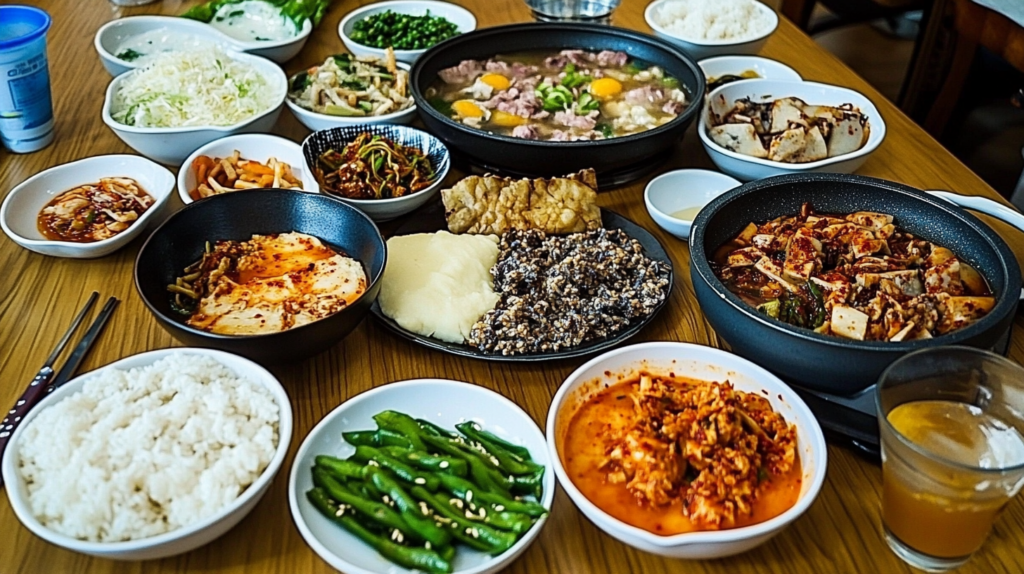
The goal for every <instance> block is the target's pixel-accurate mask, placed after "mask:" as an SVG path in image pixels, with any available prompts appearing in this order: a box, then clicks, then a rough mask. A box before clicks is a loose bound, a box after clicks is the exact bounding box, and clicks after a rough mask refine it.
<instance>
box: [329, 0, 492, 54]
mask: <svg viewBox="0 0 1024 574" xmlns="http://www.w3.org/2000/svg"><path fill="white" fill-rule="evenodd" d="M387 10H391V11H392V12H397V13H399V14H409V15H411V16H423V15H425V14H426V13H427V12H428V11H429V12H430V15H431V16H441V17H443V18H445V19H447V20H448V21H449V22H451V23H452V24H455V25H456V26H458V27H459V33H460V34H465V33H466V32H472V31H473V30H476V16H473V13H472V12H470V11H469V10H466V9H465V8H463V7H461V6H456V5H455V4H452V3H450V2H433V1H430V0H394V1H389V2H374V3H373V4H368V5H366V6H363V7H362V8H357V9H355V10H353V11H351V12H349V13H348V14H347V15H346V16H345V17H344V18H342V20H341V22H340V23H339V24H338V36H341V41H342V43H344V44H345V48H347V49H348V51H349V52H352V54H353V55H355V56H377V57H378V58H383V57H384V49H383V48H373V47H371V46H367V45H365V44H360V43H359V42H356V41H355V40H353V39H352V38H351V34H352V31H353V30H354V29H355V25H356V22H358V21H360V20H362V19H363V18H366V17H367V16H373V15H374V14H379V13H381V12H385V11H387ZM426 51H427V49H422V50H395V59H396V60H398V61H399V62H405V63H406V64H412V63H414V62H415V61H416V59H417V58H419V57H420V56H421V55H423V53H424V52H426Z"/></svg>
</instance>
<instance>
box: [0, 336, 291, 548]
mask: <svg viewBox="0 0 1024 574" xmlns="http://www.w3.org/2000/svg"><path fill="white" fill-rule="evenodd" d="M173 353H184V354H187V355H196V356H206V357H211V358H213V359H214V360H216V361H217V362H218V363H221V364H222V365H224V366H226V367H228V368H229V369H231V370H232V371H234V373H235V374H236V375H238V376H240V377H245V378H246V379H248V380H250V381H252V382H254V383H258V384H261V385H263V386H265V387H266V388H267V389H269V390H270V393H271V394H272V395H273V396H274V400H275V401H276V402H277V405H278V407H279V421H278V443H277V449H276V450H275V451H274V458H272V459H271V460H270V464H268V465H267V468H266V469H264V471H263V474H261V475H260V477H259V478H257V479H256V481H255V482H253V483H252V484H250V485H249V487H248V488H246V489H245V491H244V492H243V493H242V494H241V495H240V496H239V497H238V498H237V499H235V500H234V502H232V503H231V504H230V505H228V506H227V507H226V508H224V509H223V510H221V511H220V512H218V513H216V514H214V515H213V516H210V517H208V518H206V519H204V520H201V521H199V522H197V523H195V524H192V525H191V526H186V527H184V528H179V529H178V530H172V531H170V532H165V533H163V534H158V535H156V536H151V537H149V538H142V539H139V540H129V541H125V542H89V541H86V540H79V539H77V538H72V537H70V536H66V535H64V534H60V533H57V532H54V531H53V530H50V529H49V528H46V527H45V526H43V524H42V523H40V522H39V520H38V519H36V517H35V515H34V514H32V509H31V507H30V506H29V502H28V489H27V488H26V486H25V480H24V478H22V476H21V472H19V471H18V467H19V464H20V458H19V448H18V447H19V441H20V440H21V437H22V434H23V432H24V430H25V428H26V426H27V425H28V423H30V422H32V419H34V418H35V417H36V416H38V415H39V413H41V412H42V411H43V410H45V409H46V408H48V407H50V406H52V405H54V404H55V403H57V402H59V401H61V400H62V399H64V398H66V397H69V396H71V395H73V394H75V393H76V392H78V391H80V390H81V389H82V386H83V385H84V384H85V381H87V380H88V379H91V378H93V377H95V376H98V375H99V374H100V373H102V372H103V371H107V370H109V369H121V370H127V369H132V368H136V367H144V366H146V365H151V364H153V363H155V362H156V361H158V360H160V359H163V358H164V357H166V356H168V355H170V354H173ZM291 438H292V407H291V402H290V401H289V400H288V393H286V392H285V390H284V387H282V386H281V383H279V382H278V380H277V379H276V378H275V377H274V375H272V374H270V372H269V371H267V370H266V369H264V368H263V367H261V366H259V365H257V364H256V363H254V362H252V361H250V360H248V359H244V358H242V357H239V356H237V355H232V354H231V353H225V352H224V351H215V350H213V349H196V348H181V347H178V348H173V349H160V350H157V351H149V352H146V353H140V354H138V355H132V356H131V357H126V358H124V359H121V360H120V361H115V362H113V363H111V364H109V365H106V366H104V367H101V368H99V369H97V370H95V371H92V372H90V373H86V374H84V375H81V376H79V377H75V378H74V379H72V380H71V381H68V383H67V384H66V385H64V386H62V387H60V388H59V389H57V390H55V391H54V392H53V393H51V394H50V395H48V396H47V397H46V398H45V399H43V401H42V402H40V403H39V404H38V405H36V407H35V408H34V409H32V411H30V412H29V414H28V416H26V417H25V420H24V421H22V423H21V425H20V426H19V427H18V430H16V431H15V432H14V435H13V436H12V437H11V442H10V444H9V445H8V447H7V451H6V452H5V453H4V458H3V477H4V482H5V483H6V485H7V498H8V499H9V500H10V501H11V507H12V508H13V509H14V514H15V516H17V517H18V520H20V521H21V523H22V524H23V525H25V527H26V528H28V529H29V530H30V531H31V532H32V533H33V534H35V535H36V536H38V537H40V538H42V539H43V540H45V541H47V542H49V543H50V544H53V545H56V546H59V547H61V548H66V549H68V550H73V551H75V552H80V553H82V554H88V555H90V556H98V557H100V558H108V559H111V560H153V559H156V558H164V557H167V556H174V555H176V554H182V553H185V552H189V551H191V550H195V549H196V548H199V547H200V546H203V545H205V544H208V543H209V542H212V541H213V540H214V539H216V538H218V537H219V536H221V535H223V534H224V533H226V532H227V531H228V530H231V529H232V528H233V527H234V526H235V525H236V524H238V523H239V522H240V521H241V520H242V519H243V518H245V516H246V515H247V514H249V512H250V511H252V509H253V508H254V507H255V506H256V503H258V502H259V501H260V499H262V498H263V495H264V494H266V493H267V489H268V488H269V487H270V483H271V482H272V481H273V480H274V476H276V475H277V472H278V471H279V470H280V469H281V465H282V464H283V463H284V457H285V455H286V454H288V445H290V444H291Z"/></svg>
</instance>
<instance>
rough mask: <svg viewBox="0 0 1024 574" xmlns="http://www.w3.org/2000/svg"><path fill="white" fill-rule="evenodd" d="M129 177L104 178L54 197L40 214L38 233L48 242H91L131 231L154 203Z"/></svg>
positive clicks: (137, 183) (151, 197)
mask: <svg viewBox="0 0 1024 574" xmlns="http://www.w3.org/2000/svg"><path fill="white" fill-rule="evenodd" d="M155 201H156V200H155V199H153V196H151V195H149V194H148V193H146V190H144V189H142V186H140V185H139V182H137V181H135V180H134V179H131V178H129V177H104V178H102V179H100V181H99V182H98V183H95V184H93V183H89V184H85V185H80V186H78V187H76V188H74V189H70V190H68V191H65V192H64V193H62V194H60V195H58V196H57V197H55V198H53V199H52V200H51V201H50V202H49V203H47V204H46V206H45V207H43V209H42V211H40V212H39V217H38V219H37V225H38V227H39V232H40V233H42V234H43V237H46V238H47V239H53V240H56V241H72V242H75V243H91V242H94V241H102V240H104V239H109V238H111V237H113V236H115V235H117V234H118V233H121V232H122V231H124V230H126V229H128V228H129V227H131V226H132V224H134V223H135V221H137V220H138V219H139V217H140V216H141V215H142V214H143V213H144V212H145V211H146V210H147V209H149V208H150V207H152V206H153V203H155Z"/></svg>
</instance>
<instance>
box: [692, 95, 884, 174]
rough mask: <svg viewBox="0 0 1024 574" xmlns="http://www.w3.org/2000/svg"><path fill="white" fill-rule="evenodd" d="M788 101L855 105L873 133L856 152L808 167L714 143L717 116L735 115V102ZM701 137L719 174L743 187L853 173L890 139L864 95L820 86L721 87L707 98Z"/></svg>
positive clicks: (871, 104)
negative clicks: (751, 183) (794, 176)
mask: <svg viewBox="0 0 1024 574" xmlns="http://www.w3.org/2000/svg"><path fill="white" fill-rule="evenodd" d="M785 97H796V98H800V99H801V100H803V101H805V102H807V103H808V104H811V105H823V106H824V105H827V106H839V105H842V104H853V105H854V106H855V107H857V108H858V109H860V111H861V113H863V114H864V115H865V116H867V118H868V125H869V127H870V130H871V131H870V133H869V134H868V141H867V143H865V144H864V147H862V148H860V149H859V150H857V151H855V152H851V153H848V154H843V155H840V156H836V157H830V158H827V159H822V160H818V161H812V162H807V163H785V162H779V161H772V160H769V159H762V158H757V157H752V156H749V155H743V154H741V153H737V152H734V151H730V150H727V149H725V148H723V147H721V146H720V145H718V144H716V143H715V142H714V141H712V140H711V136H709V135H708V129H710V127H711V122H710V117H711V115H710V114H711V112H712V111H715V112H716V113H718V114H719V115H722V114H724V113H726V112H727V111H728V110H730V109H732V106H733V102H735V101H736V100H739V99H742V98H750V99H751V100H752V101H755V102H768V101H772V100H776V99H779V98H785ZM697 133H698V134H700V141H701V143H703V144H704V149H705V150H706V151H707V152H708V155H709V156H711V161H713V162H714V163H715V166H717V167H718V169H720V170H722V171H723V172H725V173H727V174H729V175H731V176H733V177H735V178H736V179H738V180H740V181H753V180H755V179H764V178H766V177H772V176H775V175H785V174H790V173H853V172H854V171H857V169H859V168H860V166H861V165H863V164H864V162H865V161H867V159H868V156H870V155H871V153H872V152H874V151H875V149H877V148H878V146H880V145H881V144H882V141H883V140H884V139H885V120H883V119H882V115H881V114H880V113H879V112H878V108H876V107H875V105H874V104H873V103H871V100H869V99H868V98H867V97H866V96H865V95H863V94H861V93H860V92H855V91H853V90H848V89H846V88H840V87H838V86H830V85H828V84H819V83H816V82H783V81H775V80H741V81H739V82H733V83H731V84H726V85H724V86H720V87H718V88H717V89H715V90H714V91H712V92H711V93H710V94H709V95H708V100H707V103H706V104H705V106H704V109H703V111H702V113H701V118H700V125H699V126H698V127H697Z"/></svg>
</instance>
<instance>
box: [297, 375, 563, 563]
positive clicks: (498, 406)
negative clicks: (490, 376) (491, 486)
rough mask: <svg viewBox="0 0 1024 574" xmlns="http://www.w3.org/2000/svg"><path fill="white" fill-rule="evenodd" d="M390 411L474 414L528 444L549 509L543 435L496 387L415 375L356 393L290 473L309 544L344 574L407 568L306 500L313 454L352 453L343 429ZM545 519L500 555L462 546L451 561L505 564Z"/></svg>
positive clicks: (450, 423) (314, 434)
mask: <svg viewBox="0 0 1024 574" xmlns="http://www.w3.org/2000/svg"><path fill="white" fill-rule="evenodd" d="M385 410H395V411H399V412H403V413H406V414H408V415H410V416H412V417H414V418H422V419H426V420H429V421H431V422H434V423H436V424H438V425H441V426H443V427H445V428H449V429H452V430H454V425H455V424H456V423H460V422H463V421H466V420H473V421H476V422H478V423H480V425H481V426H483V427H484V429H486V430H488V431H490V432H492V433H494V434H496V435H498V436H500V437H502V438H504V439H505V440H508V441H509V442H512V443H515V444H520V445H523V446H525V447H526V448H528V449H529V450H530V455H531V456H532V457H533V460H534V461H535V462H537V464H541V465H544V466H545V467H546V468H547V472H546V473H545V474H544V496H543V498H542V499H541V500H540V503H541V504H543V505H544V507H545V508H547V509H548V511H549V512H550V510H551V503H552V501H553V500H554V496H555V479H554V474H553V473H552V472H551V461H550V460H549V458H548V452H547V448H546V446H545V442H544V435H543V434H541V432H540V429H539V428H538V427H537V423H535V422H533V419H531V418H530V416H529V415H527V414H526V413H525V412H524V411H523V410H522V409H521V408H519V407H518V406H517V405H516V404H515V403H513V402H512V401H510V400H508V399H506V398H505V397H503V396H501V395H499V394H498V393H495V392H494V391H491V390H488V389H485V388H483V387H478V386H476V385H472V384H469V383H462V382H458V381H448V380H444V379H417V380H412V381H402V382H398V383H391V384H387V385H384V386H382V387H377V388H375V389H372V390H369V391H366V392H365V393H362V394H360V395H357V396H355V397H353V398H351V399H349V400H347V401H345V402H344V403H342V404H341V406H339V407H338V408H336V409H334V410H333V411H331V413H330V414H328V415H327V416H326V417H324V419H323V420H321V421H320V422H319V423H318V424H317V425H316V427H314V428H313V430H312V431H310V433H309V435H308V436H306V440H304V441H303V442H302V446H300V447H299V452H298V453H297V454H296V455H295V462H294V464H292V472H291V476H289V478H288V504H289V506H290V507H291V511H292V519H293V520H294V521H295V525H296V526H297V527H298V529H299V533H300V534H301V535H302V538H303V539H304V540H305V541H306V543H307V544H309V545H310V547H311V548H313V551H314V552H316V553H317V554H318V555H319V556H320V557H321V558H323V559H324V561H326V562H327V563H328V564H330V565H331V566H333V567H334V568H337V569H338V570H341V571H342V572H345V573H346V574H396V573H400V572H408V570H405V569H404V568H400V567H398V566H395V565H394V564H392V563H391V562H388V561H387V560H385V559H384V558H383V557H381V556H380V555H379V554H377V551H376V550H374V549H373V548H370V547H369V546H367V545H366V544H364V543H363V542H361V541H360V540H358V539H357V538H356V537H355V536H353V535H351V534H349V533H348V532H347V531H346V530H344V529H342V528H341V527H340V526H338V525H336V524H334V523H332V522H331V521H330V520H328V519H327V518H325V517H324V516H323V515H322V514H320V512H319V511H318V510H317V509H316V508H314V507H313V505H312V504H310V502H309V500H307V499H306V492H307V491H309V490H310V489H311V488H313V479H312V476H311V473H310V469H311V468H312V467H313V464H314V459H315V458H316V456H317V455H320V454H326V455H331V456H336V457H341V458H345V457H348V456H350V455H351V454H352V453H353V452H355V448H354V447H352V446H351V445H349V444H347V443H345V442H344V441H343V440H342V438H341V433H343V432H347V431H355V430H372V429H375V428H377V424H376V423H375V422H374V421H373V415H375V414H377V413H379V412H381V411H385ZM546 521H547V516H545V517H543V518H541V519H540V520H538V521H537V523H536V524H534V525H533V528H531V529H530V531H529V532H527V533H526V534H525V535H523V537H522V538H520V539H519V541H518V542H516V544H515V546H513V547H512V548H510V549H509V550H508V551H506V552H505V553H504V554H501V555H499V556H493V557H492V556H488V555H486V554H483V553H481V552H477V551H475V550H470V549H468V548H466V547H465V546H460V547H459V548H458V553H457V554H456V558H455V562H454V566H455V572H456V574H491V573H493V572H497V571H499V570H501V569H502V568H504V567H505V566H507V565H508V564H510V563H511V562H512V561H513V560H515V559H516V557H517V556H519V555H520V554H521V553H522V552H523V551H525V550H526V548H527V547H528V546H529V545H530V544H531V543H532V542H533V540H534V539H535V538H536V537H537V535H538V534H539V533H540V531H541V528H543V527H544V523H545V522H546Z"/></svg>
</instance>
